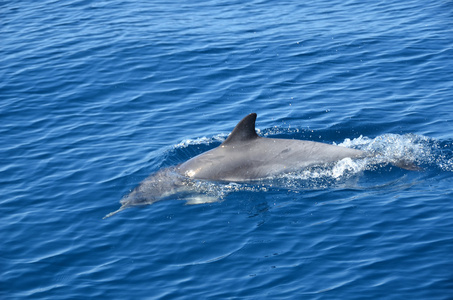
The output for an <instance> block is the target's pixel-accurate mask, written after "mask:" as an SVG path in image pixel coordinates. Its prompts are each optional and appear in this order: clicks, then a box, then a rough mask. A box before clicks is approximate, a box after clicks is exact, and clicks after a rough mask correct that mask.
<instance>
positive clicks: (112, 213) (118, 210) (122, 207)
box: [102, 203, 129, 220]
mask: <svg viewBox="0 0 453 300" xmlns="http://www.w3.org/2000/svg"><path fill="white" fill-rule="evenodd" d="M128 206H129V205H127V203H125V204H123V205H121V207H120V208H119V209H117V210H115V211H112V212H111V213H109V214H107V215H105V217H103V218H102V220H104V219H107V218H110V217H111V216H113V215H115V214H117V213H119V212H120V211H122V210H125V209H126V208H127V207H128Z"/></svg>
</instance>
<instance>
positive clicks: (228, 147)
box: [105, 113, 410, 218]
mask: <svg viewBox="0 0 453 300" xmlns="http://www.w3.org/2000/svg"><path fill="white" fill-rule="evenodd" d="M255 121H256V113H251V114H249V115H247V116H246V117H245V118H243V119H242V120H241V121H240V122H239V123H238V124H237V125H236V127H235V128H234V130H233V131H232V132H231V134H230V135H229V136H228V138H227V139H226V140H225V141H224V142H223V143H222V144H221V145H220V146H218V147H217V148H215V149H212V150H209V151H207V152H204V153H202V154H200V155H198V156H195V157H193V158H191V159H189V160H188V161H186V162H184V163H182V164H180V165H178V166H175V167H170V168H166V169H162V170H160V171H158V172H156V173H154V174H151V175H150V176H149V177H148V178H146V179H145V180H144V181H142V182H141V183H140V185H138V186H137V187H136V188H135V189H134V190H132V192H131V193H130V194H129V195H127V196H125V197H123V199H122V200H121V201H120V202H121V204H122V206H121V208H120V209H119V210H117V211H115V212H112V213H110V214H108V215H107V216H105V218H106V217H110V216H111V215H113V214H115V213H117V212H119V211H121V210H123V209H125V208H127V207H129V206H135V205H143V204H151V203H154V202H156V201H159V200H163V199H165V198H168V197H171V198H173V199H174V198H178V199H189V201H190V202H192V203H196V202H210V201H214V200H215V199H213V197H212V196H209V193H203V195H202V196H200V193H199V190H197V187H198V185H197V181H199V180H202V181H224V182H249V181H254V180H259V179H264V178H272V177H273V176H276V175H279V174H284V173H289V172H295V171H300V170H302V169H304V168H307V167H311V166H315V165H323V164H328V163H332V162H336V161H339V160H342V159H344V158H363V157H367V156H370V154H368V153H366V152H364V151H361V150H356V149H351V148H346V147H341V146H335V145H329V144H324V143H319V142H312V141H303V140H290V139H273V138H264V137H260V136H258V135H257V134H256V131H255ZM401 167H403V168H404V167H405V165H404V164H402V165H401ZM406 168H407V169H410V167H409V166H406ZM197 197H204V199H201V200H200V199H198V200H197Z"/></svg>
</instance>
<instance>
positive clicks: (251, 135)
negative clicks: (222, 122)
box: [222, 113, 259, 145]
mask: <svg viewBox="0 0 453 300" xmlns="http://www.w3.org/2000/svg"><path fill="white" fill-rule="evenodd" d="M255 121H256V113H251V114H249V115H247V116H246V117H245V118H244V119H242V120H241V121H240V122H239V123H238V124H237V125H236V127H234V129H233V131H232V132H231V133H230V135H229V136H228V138H227V139H226V140H225V141H224V142H223V143H222V145H227V144H232V143H238V142H245V141H249V140H253V139H256V138H258V137H259V136H258V135H257V134H256V131H255Z"/></svg>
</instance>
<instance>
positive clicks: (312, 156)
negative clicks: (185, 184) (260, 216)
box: [177, 113, 366, 182]
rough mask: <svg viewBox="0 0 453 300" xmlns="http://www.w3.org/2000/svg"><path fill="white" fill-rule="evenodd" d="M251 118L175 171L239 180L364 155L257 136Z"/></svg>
mask: <svg viewBox="0 0 453 300" xmlns="http://www.w3.org/2000/svg"><path fill="white" fill-rule="evenodd" d="M255 121H256V114H255V113H252V114H249V115H248V116H246V117H245V118H243V119H242V120H241V121H240V122H239V123H238V124H237V125H236V127H235V128H234V130H233V131H232V132H231V134H230V135H229V137H228V138H227V139H226V140H225V141H224V142H223V143H222V144H221V145H220V146H219V147H217V148H215V149H212V150H210V151H207V152H205V153H202V154H200V155H198V156H196V157H194V158H192V159H190V160H188V161H187V162H185V163H183V164H181V165H180V166H178V167H177V170H178V172H179V173H180V174H181V175H184V176H186V177H189V178H193V179H204V180H216V181H235V182H243V181H251V180H256V179H262V178H267V177H272V176H275V175H279V174H282V173H289V172H294V171H299V170H301V169H303V168H307V167H310V166H313V165H319V164H326V163H330V162H335V161H339V160H341V159H343V158H346V157H350V158H358V157H363V156H365V155H366V154H365V152H363V151H360V150H355V149H350V148H345V147H340V146H334V145H329V144H324V143H318V142H311V141H302V140H289V139H271V138H264V137H260V136H258V135H257V134H256V131H255Z"/></svg>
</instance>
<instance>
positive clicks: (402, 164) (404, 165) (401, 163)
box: [392, 159, 423, 171]
mask: <svg viewBox="0 0 453 300" xmlns="http://www.w3.org/2000/svg"><path fill="white" fill-rule="evenodd" d="M392 165H394V166H397V167H398V168H401V169H404V170H409V171H422V170H423V169H422V168H421V167H419V166H417V165H416V164H415V163H414V162H413V161H410V160H407V159H400V160H397V161H393V162H392Z"/></svg>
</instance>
